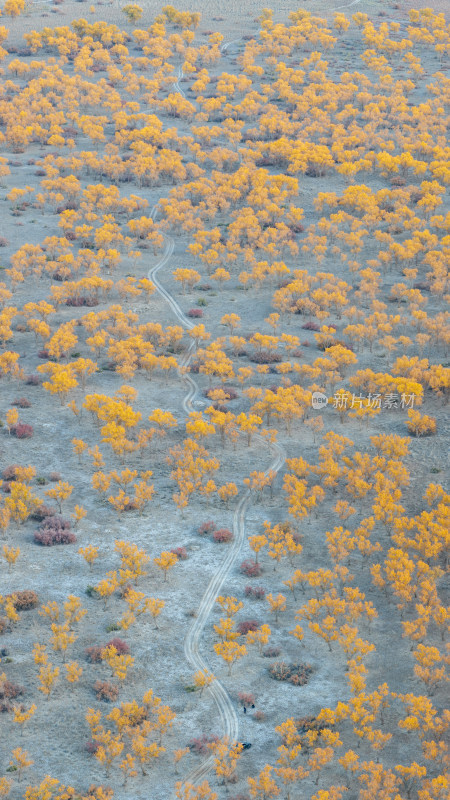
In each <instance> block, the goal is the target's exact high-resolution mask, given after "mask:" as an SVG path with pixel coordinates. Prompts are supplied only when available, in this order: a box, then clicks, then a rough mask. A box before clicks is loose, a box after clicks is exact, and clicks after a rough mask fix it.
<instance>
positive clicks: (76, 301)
mask: <svg viewBox="0 0 450 800" xmlns="http://www.w3.org/2000/svg"><path fill="white" fill-rule="evenodd" d="M98 304H99V300H96V299H95V297H90V296H89V295H82V296H81V297H68V298H67V300H66V306H72V307H74V308H79V307H81V306H87V307H88V308H92V307H93V306H98Z"/></svg>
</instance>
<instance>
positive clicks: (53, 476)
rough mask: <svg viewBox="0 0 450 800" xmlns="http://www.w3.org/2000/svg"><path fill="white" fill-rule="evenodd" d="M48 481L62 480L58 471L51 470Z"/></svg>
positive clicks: (56, 481)
mask: <svg viewBox="0 0 450 800" xmlns="http://www.w3.org/2000/svg"><path fill="white" fill-rule="evenodd" d="M48 479H49V481H51V482H52V483H58V481H60V480H62V478H61V473H60V472H51V473H50V475H49V476H48Z"/></svg>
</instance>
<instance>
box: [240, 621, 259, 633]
mask: <svg viewBox="0 0 450 800" xmlns="http://www.w3.org/2000/svg"><path fill="white" fill-rule="evenodd" d="M257 628H258V623H257V621H256V619H248V620H245V621H244V622H239V624H238V626H237V630H238V633H240V635H241V636H246V635H247V633H248V632H249V631H256V629H257Z"/></svg>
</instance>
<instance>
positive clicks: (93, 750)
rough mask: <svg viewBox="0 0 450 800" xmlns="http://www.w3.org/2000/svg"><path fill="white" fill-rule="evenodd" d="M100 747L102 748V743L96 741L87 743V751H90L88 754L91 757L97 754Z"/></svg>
mask: <svg viewBox="0 0 450 800" xmlns="http://www.w3.org/2000/svg"><path fill="white" fill-rule="evenodd" d="M99 747H100V742H96V741H94V739H91V740H90V741H89V742H86V750H87V751H88V753H91V755H93V754H94V753H96V752H97V750H98V748H99Z"/></svg>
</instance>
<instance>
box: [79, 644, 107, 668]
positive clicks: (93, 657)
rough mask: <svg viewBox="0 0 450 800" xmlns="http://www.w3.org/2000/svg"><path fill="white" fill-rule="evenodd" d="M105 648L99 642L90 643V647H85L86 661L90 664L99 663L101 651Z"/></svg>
mask: <svg viewBox="0 0 450 800" xmlns="http://www.w3.org/2000/svg"><path fill="white" fill-rule="evenodd" d="M104 649H105V648H104V647H102V646H101V645H99V644H95V645H92V646H91V647H86V648H85V651H84V652H85V654H86V658H87V660H88V661H90V662H91V664H99V663H100V662H101V661H102V653H103V650H104Z"/></svg>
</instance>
